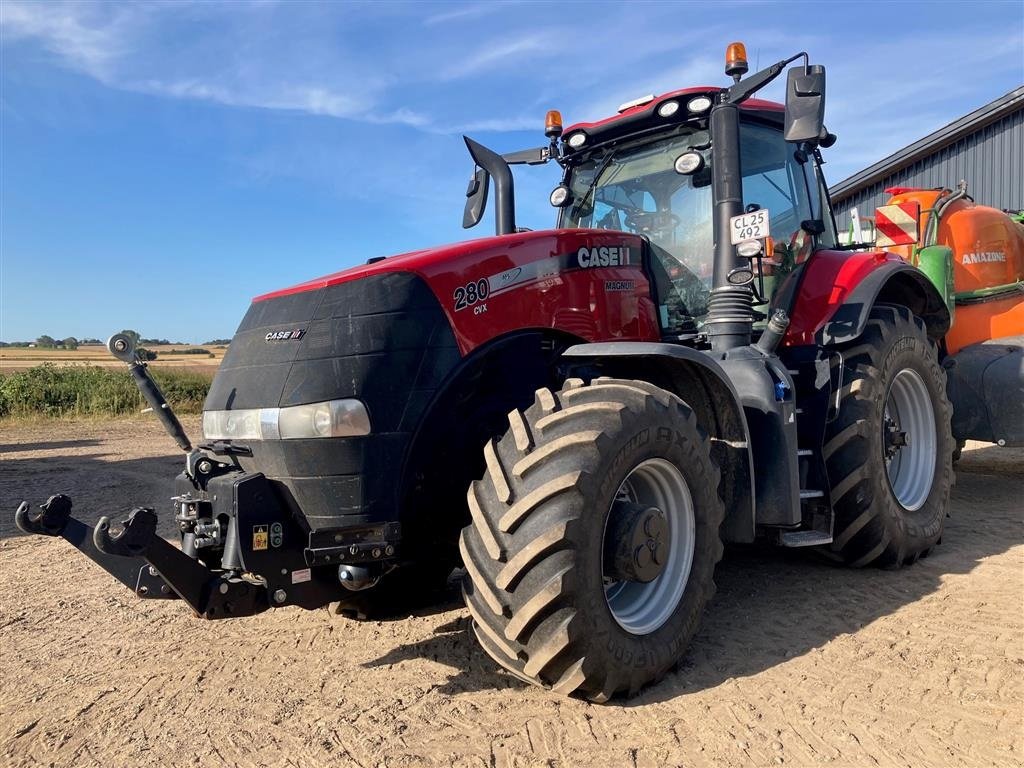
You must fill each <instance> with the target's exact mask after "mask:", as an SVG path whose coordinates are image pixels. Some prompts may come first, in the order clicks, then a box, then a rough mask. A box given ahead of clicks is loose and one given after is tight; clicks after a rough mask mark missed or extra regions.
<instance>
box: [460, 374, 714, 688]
mask: <svg viewBox="0 0 1024 768" xmlns="http://www.w3.org/2000/svg"><path fill="white" fill-rule="evenodd" d="M628 406H632V407H633V408H639V409H648V410H649V409H656V410H657V411H658V413H659V417H660V418H663V419H665V423H668V421H667V420H668V419H669V418H673V417H681V418H684V419H686V420H687V421H688V422H689V424H690V425H691V426H693V427H694V428H696V425H695V418H694V416H693V413H692V412H691V410H690V409H689V408H688V407H687V406H686V405H685V404H684V403H683V402H682V401H681V400H679V399H678V398H676V397H675V396H674V395H671V394H670V393H668V392H666V391H664V390H662V389H659V388H658V387H655V386H653V385H650V384H648V383H646V382H642V381H619V380H612V379H596V380H595V381H594V382H593V383H592V384H591V385H586V386H585V385H584V384H583V382H582V381H580V380H578V379H570V380H569V381H567V382H566V383H565V385H564V386H563V389H562V390H561V391H560V392H552V391H551V390H548V389H541V390H538V391H537V393H536V397H535V401H534V404H533V405H532V406H531V407H530V408H528V409H526V411H524V412H519V411H512V412H511V413H510V414H509V431H508V433H507V434H506V436H505V437H503V438H502V439H501V440H500V441H494V442H492V444H491V445H489V446H488V447H489V452H488V462H487V465H488V469H487V471H486V472H485V473H484V476H483V477H482V478H481V479H480V480H478V481H475V482H474V483H473V484H472V485H471V487H470V488H469V491H468V499H469V505H470V510H471V512H472V522H471V524H470V525H469V526H467V527H466V528H464V529H463V531H462V534H461V536H460V549H461V552H462V556H463V558H464V561H465V565H466V569H467V578H466V579H465V580H464V582H463V594H464V597H465V600H466V604H467V606H468V607H469V610H470V613H471V616H472V619H473V630H474V632H475V634H476V636H477V639H478V640H479V642H480V645H481V647H482V648H483V649H484V650H485V651H486V652H487V653H488V655H489V656H491V657H492V658H493V659H494V660H495V661H496V662H497V663H498V664H500V665H501V666H502V667H504V668H505V669H506V670H508V671H509V672H511V673H512V674H513V675H514V676H516V677H517V678H519V679H522V680H525V681H527V682H530V683H533V684H538V685H542V686H544V687H546V688H550V689H552V690H555V691H556V692H558V693H561V694H566V695H568V694H573V693H575V694H576V695H579V696H584V697H586V698H589V699H590V700H592V701H596V702H602V701H606V700H608V699H609V698H611V697H612V696H613V695H615V694H616V693H618V692H620V691H624V690H629V691H630V692H634V691H635V690H637V689H638V688H639V687H640V686H641V685H642V684H643V682H637V681H636V680H635V679H633V677H632V676H631V674H630V671H629V670H628V669H625V670H612V671H610V672H605V673H599V672H596V671H595V670H593V669H591V668H590V666H589V665H588V659H587V654H586V644H585V642H584V641H583V639H582V637H581V634H582V632H581V629H580V628H577V627H575V625H574V619H575V618H576V615H577V611H576V608H575V607H574V601H573V597H574V593H575V590H576V588H577V587H576V574H575V568H574V558H573V549H572V544H571V541H570V540H569V539H567V537H566V533H567V531H569V530H570V527H571V526H574V525H578V524H579V518H580V516H581V515H580V510H581V508H582V505H583V503H584V501H583V500H584V491H585V486H586V487H592V486H593V484H594V483H595V482H596V478H595V476H594V474H593V473H592V472H590V471H589V470H588V469H586V468H587V467H596V466H597V464H598V457H599V451H600V448H601V446H602V445H603V444H604V441H605V440H607V439H608V438H607V434H606V433H607V432H608V430H609V429H614V428H617V427H618V428H621V426H622V423H623V422H622V420H623V419H624V418H628V413H627V412H628V411H629V407H628ZM670 409H675V411H676V413H675V414H671V413H669V411H670ZM693 450H698V447H696V446H695V447H694V448H693ZM699 450H703V451H705V452H707V446H706V444H701V445H700V446H699ZM705 466H707V467H709V468H710V469H709V471H708V473H706V474H702V475H701V476H700V479H701V481H703V482H705V483H707V484H708V487H709V488H711V489H714V491H715V492H714V493H713V495H714V498H715V499H716V500H717V502H718V505H717V507H716V509H714V510H712V511H711V512H710V515H711V516H712V517H713V518H717V519H712V520H711V521H710V522H709V523H708V524H709V525H712V524H713V525H714V531H715V536H714V544H713V545H712V547H711V548H712V551H711V552H710V554H709V559H711V560H712V567H711V569H710V571H709V573H708V574H706V575H703V576H702V575H701V574H696V573H691V581H694V580H700V579H703V581H702V582H701V583H698V584H697V587H696V588H697V589H698V590H700V591H699V594H700V595H701V598H702V602H701V606H702V607H703V604H704V602H706V600H707V599H710V597H711V595H712V594H713V592H714V581H713V578H712V576H713V566H714V564H716V563H717V562H718V561H719V560H720V559H721V556H722V544H721V541H720V540H719V538H718V536H717V530H718V526H719V525H720V524H721V519H722V516H723V515H724V504H723V503H722V502H721V498H722V496H721V490H720V488H719V483H720V474H719V472H718V469H717V466H715V464H714V462H713V461H712V460H711V457H710V455H707V456H706V464H705ZM581 468H582V469H581ZM588 484H589V485H588ZM506 487H507V488H508V491H507V492H506ZM712 506H715V505H712ZM693 623H694V626H693V628H692V629H695V628H696V626H695V624H696V621H694V622H693ZM691 634H692V631H691ZM686 639H687V640H688V639H689V638H686ZM675 661H676V659H672V660H671V662H670V663H667V664H665V669H663V670H661V674H664V672H666V671H667V670H668V668H670V667H671V666H672V665H673V664H674V663H675ZM659 676H660V675H659Z"/></svg>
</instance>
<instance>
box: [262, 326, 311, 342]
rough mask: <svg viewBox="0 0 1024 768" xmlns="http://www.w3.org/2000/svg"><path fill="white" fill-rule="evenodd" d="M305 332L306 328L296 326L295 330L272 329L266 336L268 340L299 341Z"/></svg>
mask: <svg viewBox="0 0 1024 768" xmlns="http://www.w3.org/2000/svg"><path fill="white" fill-rule="evenodd" d="M305 333H306V329H305V328H296V329H295V330H294V331H271V332H270V333H268V334H267V335H266V336H265V337H264V338H266V340H267V341H298V340H299V339H301V338H302V336H303V334H305Z"/></svg>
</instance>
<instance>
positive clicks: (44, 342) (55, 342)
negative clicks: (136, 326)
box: [0, 329, 231, 349]
mask: <svg viewBox="0 0 1024 768" xmlns="http://www.w3.org/2000/svg"><path fill="white" fill-rule="evenodd" d="M121 333H123V334H124V335H125V336H127V337H128V338H130V339H131V340H132V341H133V342H134V343H135V346H136V347H140V346H144V345H146V344H148V345H150V346H159V345H169V344H184V342H181V341H169V340H167V339H156V338H153V339H146V338H143V337H142V336H141V335H140V334H139V333H138V331H133V330H131V329H125V330H123V331H121ZM230 341H231V339H212V340H211V341H204V342H203V344H205V345H207V346H218V345H220V346H227V344H228V343H230ZM102 344H104V342H103V341H101V340H100V339H78V338H75V337H74V336H66V337H65V338H63V339H61V338H55V337H53V336H49V335H47V334H45V333H44V334H43V335H42V336H38V337H37V338H36V340H35V341H0V347H37V348H39V349H78V348H79V347H80V346H95V345H102Z"/></svg>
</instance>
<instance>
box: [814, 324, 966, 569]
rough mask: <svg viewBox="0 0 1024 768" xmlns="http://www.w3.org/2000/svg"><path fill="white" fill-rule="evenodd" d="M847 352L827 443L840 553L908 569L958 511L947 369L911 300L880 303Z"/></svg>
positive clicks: (847, 558) (854, 561) (835, 545)
mask: <svg viewBox="0 0 1024 768" xmlns="http://www.w3.org/2000/svg"><path fill="white" fill-rule="evenodd" d="M839 351H841V352H842V354H843V359H844V364H843V381H842V389H841V392H840V401H839V409H838V414H837V416H836V418H835V420H834V421H832V422H831V423H829V424H828V426H827V428H826V433H825V446H824V458H825V461H826V465H827V468H828V476H829V482H830V486H831V494H832V504H833V507H834V509H835V526H834V531H835V535H834V539H833V542H832V544H831V554H832V555H833V557H835V558H836V559H838V560H839V561H840V562H842V563H845V564H847V565H850V566H854V567H861V566H866V565H877V566H881V567H886V568H899V567H900V566H902V565H904V564H909V563H913V562H915V561H916V560H917V559H918V558H919V557H922V556H926V555H927V554H928V552H929V551H930V550H931V548H932V547H933V546H935V545H936V544H937V543H938V541H939V539H940V538H941V536H942V527H943V524H944V522H945V518H946V515H947V513H948V511H949V504H950V501H949V499H950V488H951V486H952V484H953V453H954V449H955V447H956V444H955V442H954V440H953V435H952V432H951V427H950V419H951V416H952V408H951V407H950V404H949V400H948V399H947V397H946V376H945V373H944V372H943V370H942V368H941V367H940V365H939V361H938V356H937V354H936V349H935V345H934V344H933V343H932V342H931V340H930V339H929V338H928V335H927V334H926V333H925V329H924V323H923V322H922V321H921V319H920V318H918V317H915V316H914V315H912V314H911V312H910V311H909V310H908V309H906V308H905V307H901V306H891V305H884V304H883V305H878V306H876V307H875V308H874V309H872V310H871V314H870V316H869V318H868V323H867V327H866V328H865V329H864V333H863V334H862V335H861V336H860V337H859V338H858V339H857V340H856V341H855V342H853V343H851V344H849V345H846V346H844V347H842V348H840V350H839Z"/></svg>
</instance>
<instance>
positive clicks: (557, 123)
mask: <svg viewBox="0 0 1024 768" xmlns="http://www.w3.org/2000/svg"><path fill="white" fill-rule="evenodd" d="M544 135H545V136H549V137H555V136H561V135H562V113H561V112H559V111H558V110H557V109H552V110H549V111H548V114H547V116H545V118H544Z"/></svg>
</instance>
